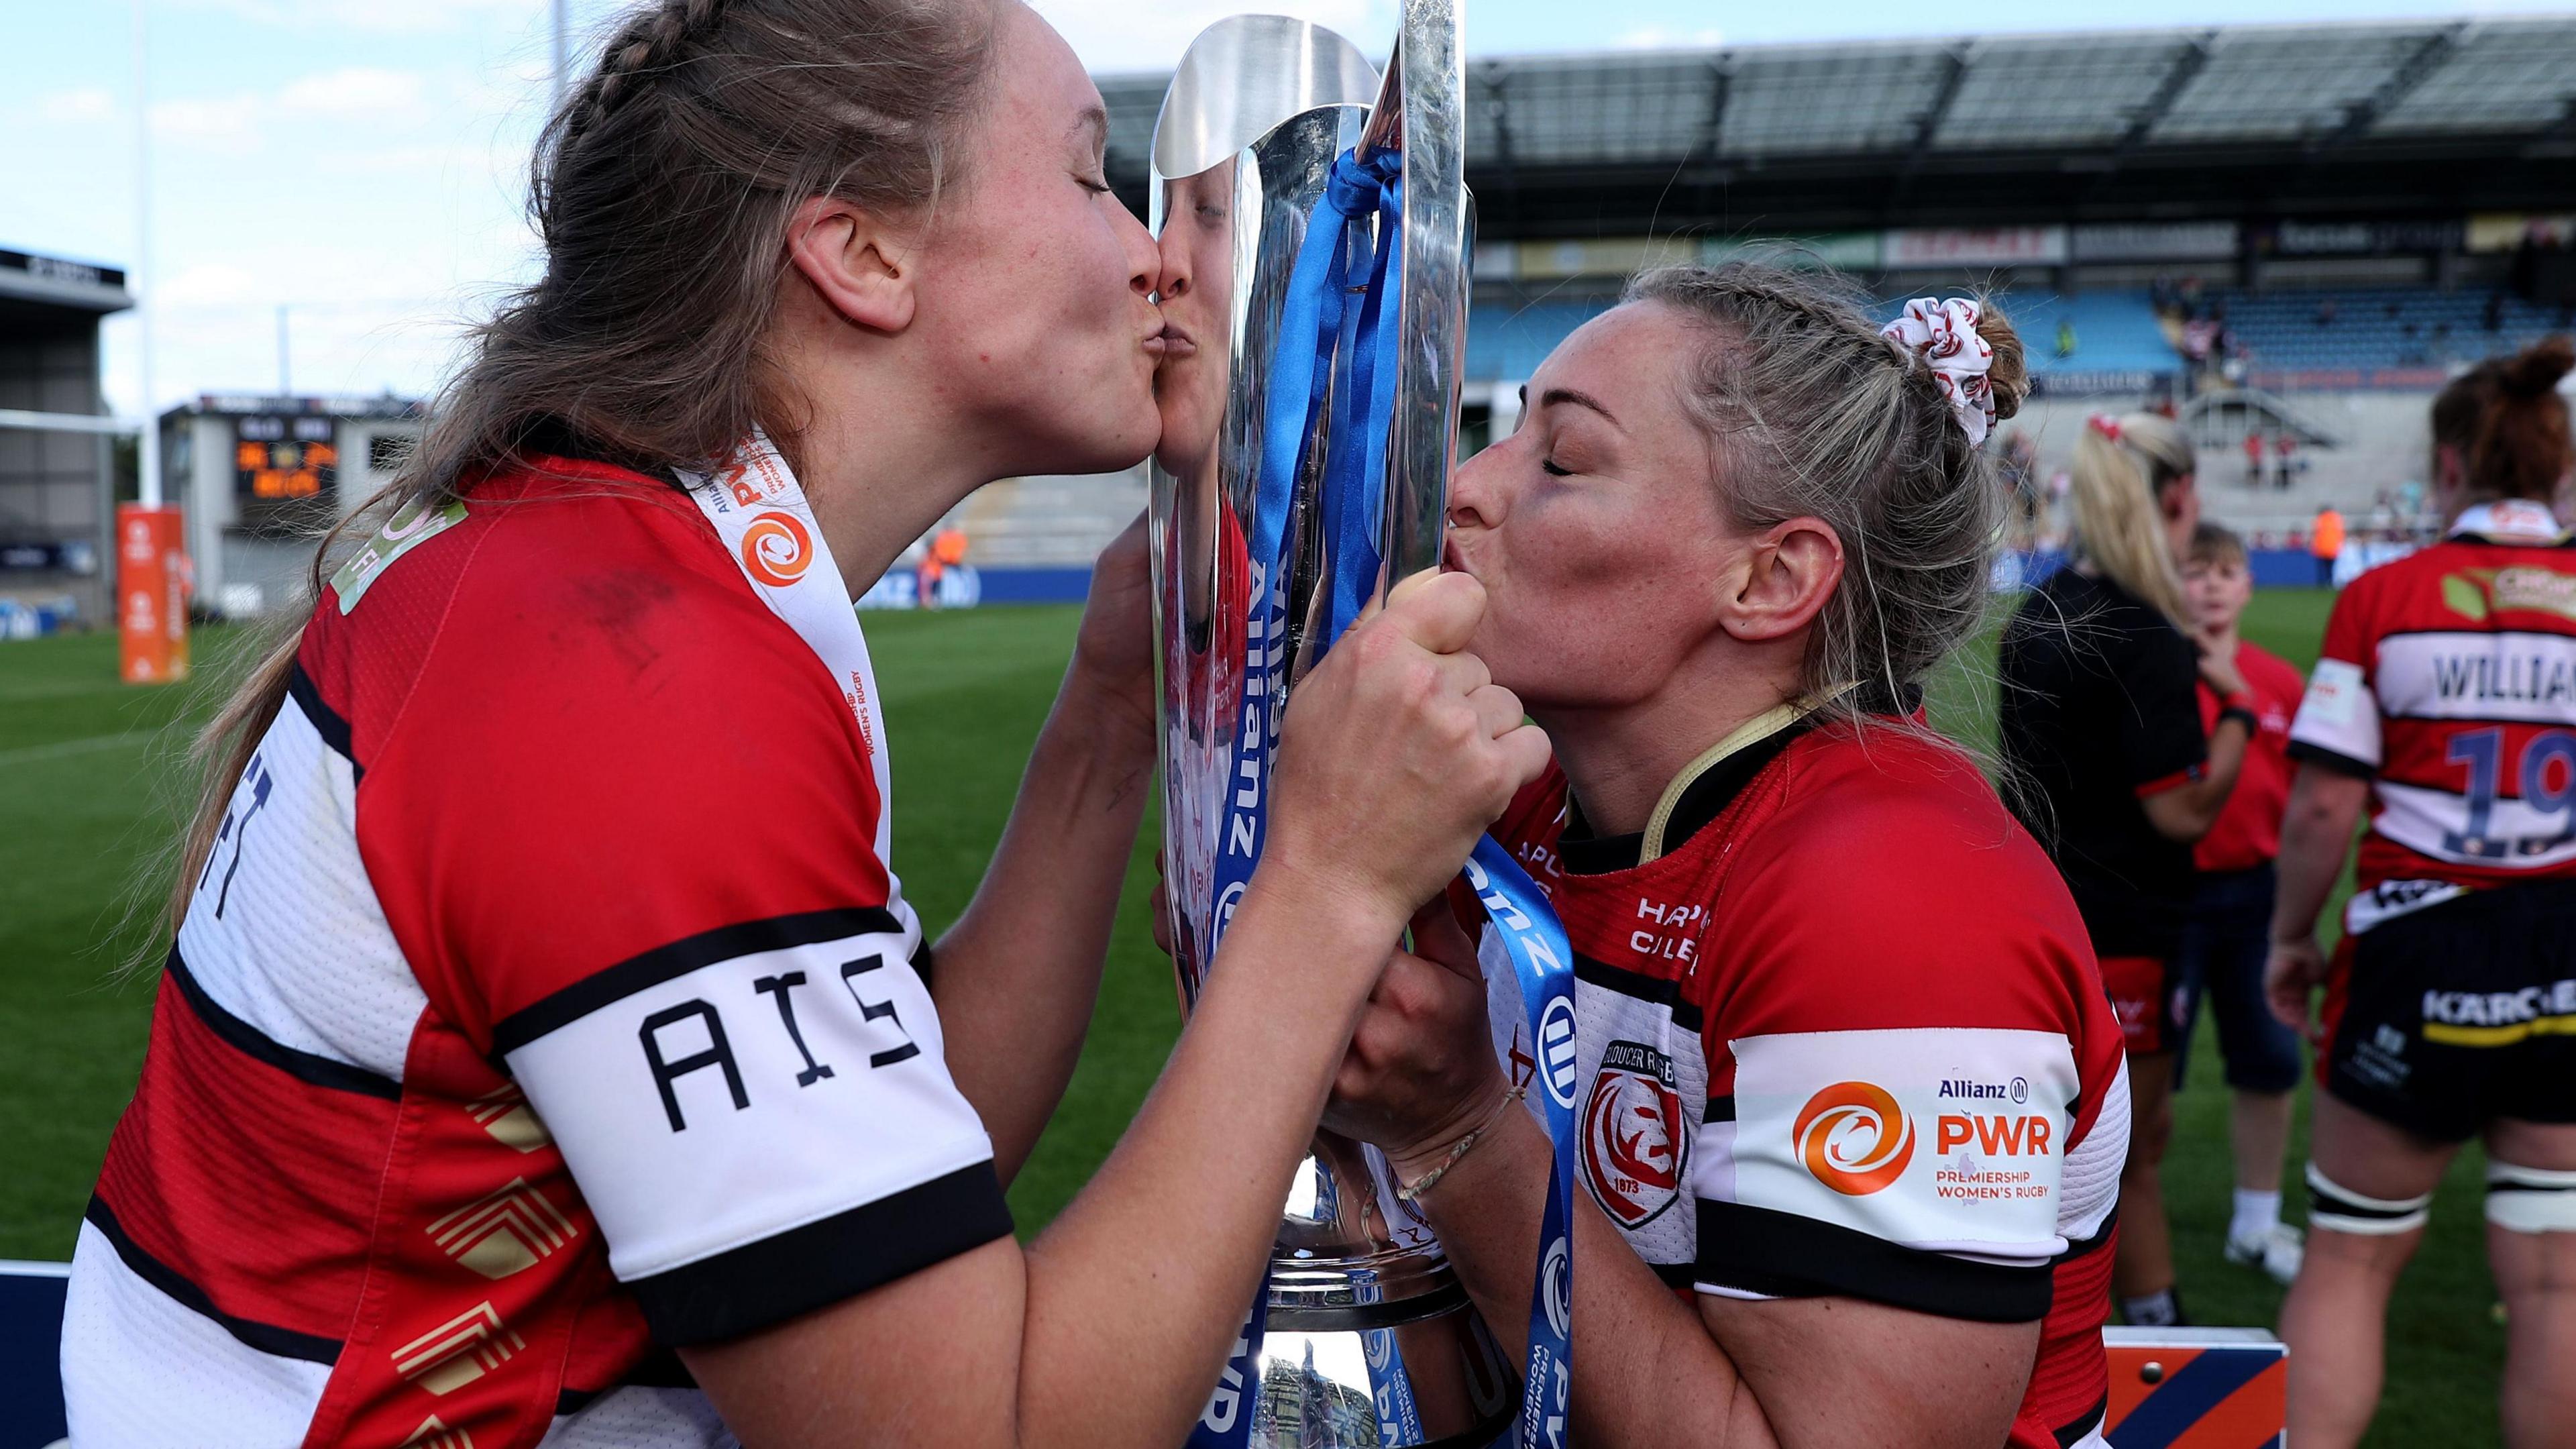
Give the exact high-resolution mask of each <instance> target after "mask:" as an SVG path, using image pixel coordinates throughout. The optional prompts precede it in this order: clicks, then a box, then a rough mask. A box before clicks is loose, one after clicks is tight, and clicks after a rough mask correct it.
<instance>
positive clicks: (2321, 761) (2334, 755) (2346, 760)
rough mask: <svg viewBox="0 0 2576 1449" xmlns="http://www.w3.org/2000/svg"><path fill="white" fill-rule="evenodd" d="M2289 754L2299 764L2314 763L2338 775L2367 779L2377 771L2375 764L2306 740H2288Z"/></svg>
mask: <svg viewBox="0 0 2576 1449" xmlns="http://www.w3.org/2000/svg"><path fill="white" fill-rule="evenodd" d="M2289 754H2290V758H2291V759H2293V760H2296V761H2298V762H2299V763H2300V764H2303V765H2315V766H2317V767H2319V768H2320V769H2327V770H2332V771H2334V772H2335V773H2336V774H2338V775H2356V776H2359V777H2360V778H2362V779H2365V780H2367V779H2369V778H2370V777H2371V776H2373V775H2376V774H2378V773H2379V767H2378V766H2377V765H2373V764H2369V763H2367V762H2365V761H2362V760H2356V759H2354V758H2353V757H2352V756H2350V755H2347V754H2345V753H2343V752H2342V751H2340V750H2330V749H2327V748H2326V747H2325V746H2323V745H2312V744H2310V743H2308V742H2307V741H2306V740H2292V741H2290V747H2289Z"/></svg>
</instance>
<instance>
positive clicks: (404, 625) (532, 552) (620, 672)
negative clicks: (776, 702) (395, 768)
mask: <svg viewBox="0 0 2576 1449" xmlns="http://www.w3.org/2000/svg"><path fill="white" fill-rule="evenodd" d="M544 467H545V471H543V472H539V471H536V470H535V469H529V470H522V471H518V472H513V473H508V474H504V475H500V476H498V477H494V478H491V479H487V480H484V481H483V482H482V483H481V484H479V485H477V486H476V487H475V488H474V489H473V490H472V492H471V494H470V495H469V497H468V498H467V500H466V502H465V504H464V506H463V509H462V516H461V517H460V518H458V519H457V520H456V521H455V522H454V523H453V525H452V526H449V527H446V528H445V529H443V530H442V531H441V532H439V533H438V534H437V535H436V536H434V537H429V538H426V539H423V540H422V541H421V542H420V543H419V544H418V545H417V546H416V547H413V548H409V549H406V550H403V551H401V552H399V553H396V554H394V555H393V556H392V557H390V558H388V559H386V560H384V561H383V562H382V563H381V564H379V565H378V567H377V569H376V571H375V572H373V573H372V574H371V575H369V576H367V577H365V578H363V580H361V581H359V582H358V583H357V584H356V586H355V587H354V588H352V589H350V590H349V592H348V593H346V594H344V593H343V587H344V586H345V585H347V584H348V582H349V576H348V573H347V571H345V570H344V571H343V574H342V575H341V576H340V578H339V579H338V580H336V581H335V583H334V584H333V586H331V587H329V588H326V589H325V590H324V592H323V595H322V597H321V599H320V600H319V601H318V602H317V603H316V605H315V607H314V612H313V617H312V622H311V625H310V626H309V627H308V628H307V630H306V633H305V640H304V643H303V646H302V647H301V649H300V650H299V651H298V662H299V663H300V664H301V665H302V666H303V670H304V673H305V674H306V676H307V677H308V678H309V679H310V681H311V683H312V695H313V697H314V698H313V701H312V702H318V703H320V704H321V705H322V706H324V707H325V708H326V709H328V710H329V711H331V712H332V713H334V714H336V715H337V716H338V717H339V718H340V720H342V721H343V722H345V727H346V731H347V734H348V736H349V744H350V747H351V749H350V752H351V754H352V757H353V758H354V759H355V760H356V761H357V762H358V764H359V765H360V767H361V768H362V769H371V768H373V766H374V765H375V763H376V761H377V758H378V756H379V755H381V754H382V752H383V750H384V748H385V746H386V744H387V743H388V742H389V740H390V738H391V736H392V734H393V731H394V729H395V727H396V725H397V724H398V723H400V722H401V721H402V720H403V719H404V717H405V716H406V715H407V714H408V713H410V712H411V710H412V708H413V706H414V705H415V703H416V702H417V701H419V700H420V699H421V698H422V696H421V694H420V690H419V683H420V680H421V678H422V675H423V673H424V671H427V670H430V669H433V668H435V669H438V670H441V671H447V670H457V671H462V672H464V673H467V674H470V675H471V676H472V677H473V680H474V688H473V689H472V690H471V691H468V692H465V693H464V694H463V695H462V696H461V697H460V698H461V701H462V702H463V703H465V704H467V705H469V706H470V707H471V709H472V713H473V714H474V715H475V716H477V718H475V719H471V720H435V721H424V722H422V725H421V726H420V727H421V728H425V729H428V730H431V731H440V730H447V729H453V728H467V727H473V726H475V725H490V726H493V727H498V728H504V729H513V728H514V726H515V725H517V724H522V723H524V724H527V725H534V724H535V723H536V722H537V721H539V720H546V721H551V722H552V727H553V728H557V729H563V730H569V731H575V732H578V731H579V730H580V729H581V728H582V727H583V722H582V720H581V719H580V716H581V714H582V713H583V712H584V711H585V710H593V709H604V710H609V711H614V712H617V713H620V714H622V713H625V712H626V711H627V710H628V709H629V706H630V704H631V700H632V697H633V694H634V692H635V691H636V690H639V689H641V690H646V691H649V692H655V693H659V692H661V691H662V690H663V689H665V688H667V687H668V685H669V684H670V683H671V682H673V681H675V680H677V679H679V678H687V679H690V680H692V681H694V682H695V683H696V685H697V686H699V687H717V688H723V687H728V686H738V685H740V684H742V683H745V682H748V681H753V680H756V679H758V678H759V677H760V676H762V675H765V674H770V673H773V672H776V671H780V670H786V671H790V672H802V673H807V674H811V675H813V677H814V679H815V680H816V681H817V682H818V687H819V688H820V689H822V690H823V691H824V692H825V694H826V695H827V696H828V695H830V694H832V691H831V689H830V685H829V680H828V676H826V675H824V674H823V673H822V672H821V666H820V664H819V662H817V661H815V660H814V659H813V658H812V657H811V652H810V651H808V650H805V649H803V648H802V647H801V642H800V641H798V640H796V639H795V637H794V635H793V632H792V631H790V630H788V629H787V628H786V626H785V625H783V624H782V623H780V622H779V621H778V620H777V619H776V617H775V616H774V615H772V614H770V613H769V611H768V610H767V609H766V608H765V607H764V606H762V605H761V603H760V601H759V600H758V599H756V598H755V597H753V595H752V593H751V590H750V588H749V586H748V585H747V584H745V583H744V582H743V580H742V578H741V576H740V574H739V572H738V571H737V570H735V569H734V568H733V567H732V564H731V561H730V560H729V559H728V558H727V557H726V556H725V554H724V552H723V551H722V549H721V547H720V546H719V545H718V543H717V541H716V538H715V534H714V531H713V530H712V529H711V528H709V527H708V526H707V524H706V522H705V520H704V518H703V517H701V516H700V515H699V514H698V512H697V510H696V508H695V507H694V506H692V505H691V504H690V502H689V500H688V498H687V497H686V495H684V494H681V493H680V492H678V490H676V489H674V488H673V487H671V486H670V485H668V484H665V483H658V482H655V481H654V480H652V479H649V478H646V477H643V476H642V475H640V474H634V473H628V472H625V471H623V470H619V469H613V468H608V467H605V466H604V465H598V464H587V463H567V462H564V461H562V460H549V461H548V462H547V463H546V464H545V465H544ZM344 605H345V607H344ZM434 655H435V656H437V657H436V658H433V656H434ZM520 737H521V738H524V739H530V740H531V742H532V743H542V740H541V739H538V738H536V737H532V736H530V735H528V734H525V733H521V734H520Z"/></svg>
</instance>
